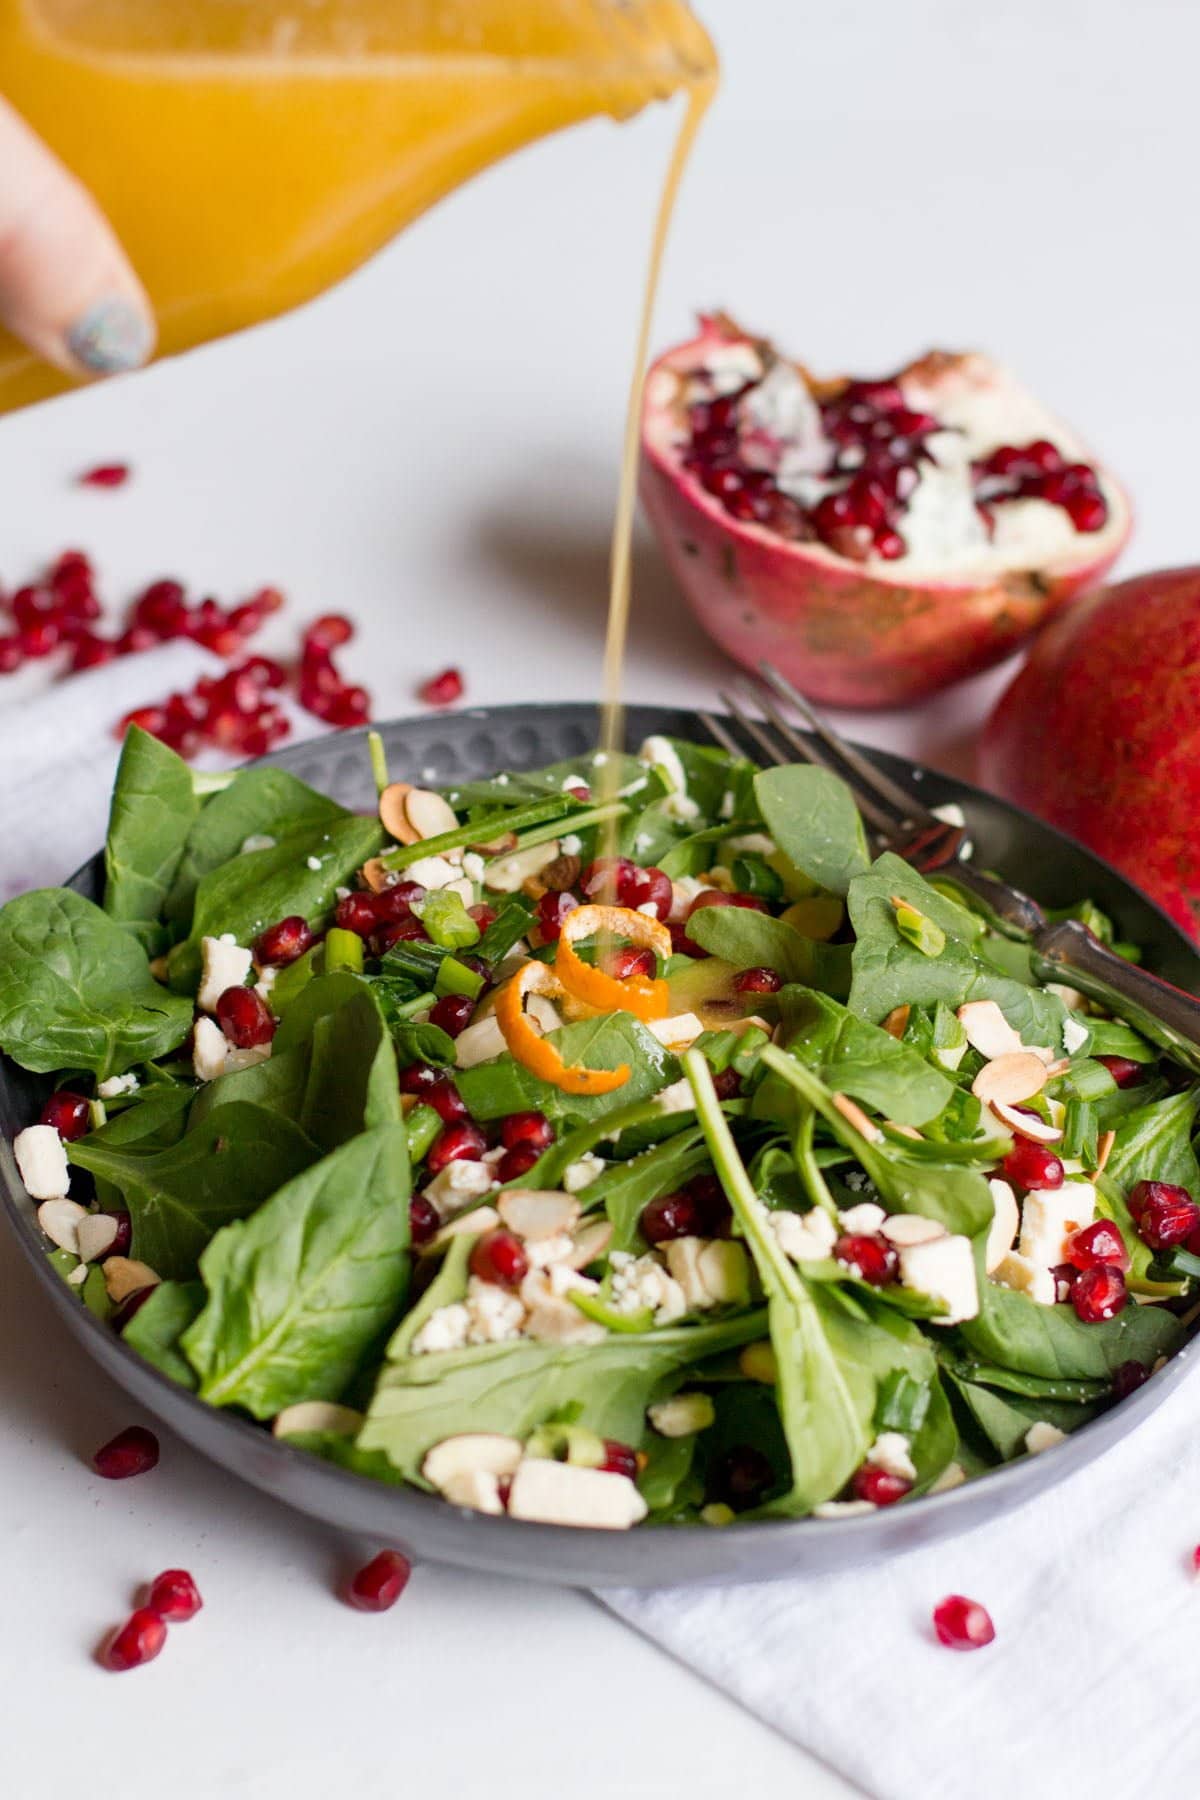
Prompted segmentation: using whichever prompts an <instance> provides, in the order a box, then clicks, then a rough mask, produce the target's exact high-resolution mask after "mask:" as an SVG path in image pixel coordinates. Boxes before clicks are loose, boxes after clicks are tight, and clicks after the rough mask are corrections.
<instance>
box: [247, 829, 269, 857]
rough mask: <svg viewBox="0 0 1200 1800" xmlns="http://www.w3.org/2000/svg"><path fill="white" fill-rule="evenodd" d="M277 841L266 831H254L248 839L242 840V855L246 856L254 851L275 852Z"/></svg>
mask: <svg viewBox="0 0 1200 1800" xmlns="http://www.w3.org/2000/svg"><path fill="white" fill-rule="evenodd" d="M275 844H276V839H275V838H273V837H272V836H271V835H270V833H269V832H266V831H252V832H251V833H250V836H249V837H248V838H243V839H242V855H243V856H246V855H248V854H249V853H250V852H251V851H254V850H273V849H274V848H275Z"/></svg>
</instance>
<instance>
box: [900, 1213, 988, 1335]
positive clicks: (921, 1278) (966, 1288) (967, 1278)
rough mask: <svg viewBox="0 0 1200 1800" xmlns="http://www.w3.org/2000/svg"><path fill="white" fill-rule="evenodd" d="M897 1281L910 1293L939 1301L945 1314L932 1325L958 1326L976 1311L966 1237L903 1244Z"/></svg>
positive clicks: (976, 1290) (972, 1265) (972, 1266)
mask: <svg viewBox="0 0 1200 1800" xmlns="http://www.w3.org/2000/svg"><path fill="white" fill-rule="evenodd" d="M900 1280H901V1282H902V1283H903V1285H904V1286H905V1287H907V1288H911V1289H912V1290H913V1291H914V1293H918V1294H926V1295H928V1297H929V1298H930V1299H931V1300H939V1301H941V1302H942V1304H943V1306H944V1307H945V1311H944V1312H943V1313H940V1314H939V1315H938V1317H937V1318H936V1319H934V1320H933V1321H932V1323H933V1324H935V1325H958V1324H960V1323H961V1322H962V1320H964V1319H973V1318H975V1317H976V1316H977V1314H978V1312H979V1285H978V1282H977V1281H976V1279H975V1252H974V1250H973V1248H972V1245H971V1240H970V1238H969V1237H961V1236H959V1235H958V1233H953V1234H950V1233H948V1234H947V1235H946V1236H945V1237H939V1238H931V1239H930V1240H929V1242H928V1243H924V1244H909V1245H906V1246H905V1247H904V1248H903V1249H902V1250H901V1251H900Z"/></svg>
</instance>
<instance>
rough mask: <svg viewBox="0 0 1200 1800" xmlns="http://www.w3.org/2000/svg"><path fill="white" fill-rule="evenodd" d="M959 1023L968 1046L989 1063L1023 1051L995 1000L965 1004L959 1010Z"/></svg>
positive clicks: (1018, 1036)
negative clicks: (994, 1059)
mask: <svg viewBox="0 0 1200 1800" xmlns="http://www.w3.org/2000/svg"><path fill="white" fill-rule="evenodd" d="M958 1022H959V1024H960V1025H961V1026H962V1028H963V1030H964V1031H965V1032H966V1034H967V1042H968V1044H970V1046H971V1048H972V1050H978V1052H979V1054H980V1056H986V1057H987V1059H988V1061H989V1062H990V1061H991V1060H992V1058H993V1057H996V1056H1015V1055H1016V1053H1017V1052H1018V1051H1019V1050H1023V1049H1024V1048H1025V1046H1024V1044H1022V1042H1021V1034H1020V1032H1018V1031H1014V1030H1013V1028H1012V1026H1011V1025H1010V1024H1009V1022H1008V1020H1007V1019H1006V1018H1005V1016H1004V1014H1003V1013H1002V1012H1001V1011H1000V1008H999V1007H998V1006H997V1005H996V1002H995V1001H994V1000H968V1001H967V1002H966V1003H965V1005H963V1006H960V1007H959V1009H958Z"/></svg>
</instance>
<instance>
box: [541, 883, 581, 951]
mask: <svg viewBox="0 0 1200 1800" xmlns="http://www.w3.org/2000/svg"><path fill="white" fill-rule="evenodd" d="M578 905H579V902H578V900H576V898H575V896H574V894H567V893H562V894H560V893H556V892H555V890H554V889H553V888H551V889H550V891H549V892H548V893H545V894H543V895H542V897H541V899H540V900H539V901H538V903H537V924H538V931H539V933H540V935H541V938H542V942H543V943H546V944H556V943H557V942H558V940H559V938H560V937H561V935H562V928H563V921H564V920H565V919H566V916H567V914H568V913H570V912H574V910H575V908H576V907H577V906H578Z"/></svg>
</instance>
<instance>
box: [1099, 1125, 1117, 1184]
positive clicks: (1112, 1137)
mask: <svg viewBox="0 0 1200 1800" xmlns="http://www.w3.org/2000/svg"><path fill="white" fill-rule="evenodd" d="M1116 1141H1117V1134H1116V1132H1115V1131H1102V1132H1101V1133H1100V1136H1099V1138H1098V1139H1097V1140H1096V1174H1097V1175H1099V1174H1100V1172H1101V1170H1102V1169H1103V1168H1104V1167H1105V1165H1106V1163H1107V1162H1108V1159H1109V1157H1110V1156H1111V1155H1112V1148H1113V1145H1114V1144H1115V1143H1116Z"/></svg>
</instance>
